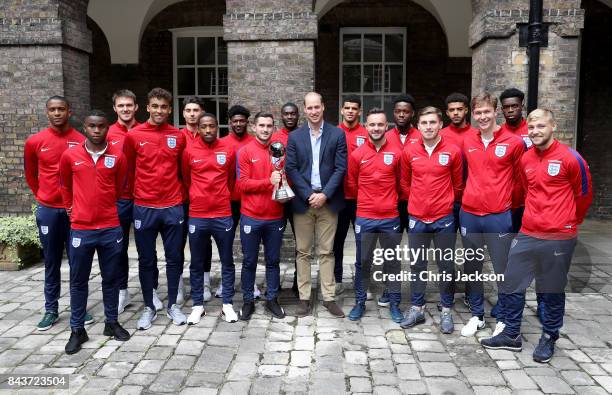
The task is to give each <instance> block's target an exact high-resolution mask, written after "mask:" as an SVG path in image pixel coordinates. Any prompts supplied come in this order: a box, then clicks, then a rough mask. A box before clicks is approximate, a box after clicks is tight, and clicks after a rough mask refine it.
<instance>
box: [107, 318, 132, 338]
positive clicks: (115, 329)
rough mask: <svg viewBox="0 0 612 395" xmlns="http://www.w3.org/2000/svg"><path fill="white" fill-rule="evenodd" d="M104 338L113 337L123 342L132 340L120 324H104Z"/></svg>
mask: <svg viewBox="0 0 612 395" xmlns="http://www.w3.org/2000/svg"><path fill="white" fill-rule="evenodd" d="M103 333H104V336H112V337H113V338H114V339H115V340H119V341H122V342H125V341H128V340H130V333H129V332H128V331H126V330H125V329H123V327H122V326H121V325H119V323H118V322H107V323H106V324H104V332H103Z"/></svg>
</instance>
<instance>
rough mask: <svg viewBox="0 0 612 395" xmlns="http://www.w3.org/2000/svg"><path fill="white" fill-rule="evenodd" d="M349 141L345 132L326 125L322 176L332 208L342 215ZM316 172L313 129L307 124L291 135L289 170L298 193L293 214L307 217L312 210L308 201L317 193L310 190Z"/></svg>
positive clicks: (321, 161)
mask: <svg viewBox="0 0 612 395" xmlns="http://www.w3.org/2000/svg"><path fill="white" fill-rule="evenodd" d="M346 162H347V157H346V138H345V137H344V132H343V131H342V130H341V129H339V128H337V127H335V126H332V125H331V124H330V123H327V122H323V135H322V136H321V149H320V156H319V173H320V175H321V187H322V189H323V190H322V192H323V193H324V194H325V196H327V203H326V204H328V205H329V208H330V209H331V210H332V211H334V212H338V211H340V210H341V209H342V208H343V207H344V191H343V189H342V188H343V186H342V181H343V180H344V175H345V174H346ZM311 169H312V146H311V144H310V128H309V127H308V123H305V124H304V125H302V126H301V127H300V128H298V129H296V130H294V131H293V132H291V133H289V141H288V142H287V162H286V164H285V170H286V172H287V177H288V178H289V180H291V182H292V183H293V184H292V188H293V190H294V191H295V195H296V196H295V198H294V199H293V200H292V205H293V211H294V212H296V213H298V214H303V213H305V212H306V211H307V210H308V207H310V206H309V204H308V198H309V197H310V195H312V194H313V193H314V191H313V190H312V188H311V186H310V173H311Z"/></svg>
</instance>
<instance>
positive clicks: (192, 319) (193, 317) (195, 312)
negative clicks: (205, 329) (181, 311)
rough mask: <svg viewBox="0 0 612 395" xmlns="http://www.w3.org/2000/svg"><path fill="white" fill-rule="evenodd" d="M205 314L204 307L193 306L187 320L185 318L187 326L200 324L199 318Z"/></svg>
mask: <svg viewBox="0 0 612 395" xmlns="http://www.w3.org/2000/svg"><path fill="white" fill-rule="evenodd" d="M205 315H206V312H205V311H204V306H193V308H192V309H191V314H189V318H187V325H195V324H197V323H198V322H200V318H202V316H205Z"/></svg>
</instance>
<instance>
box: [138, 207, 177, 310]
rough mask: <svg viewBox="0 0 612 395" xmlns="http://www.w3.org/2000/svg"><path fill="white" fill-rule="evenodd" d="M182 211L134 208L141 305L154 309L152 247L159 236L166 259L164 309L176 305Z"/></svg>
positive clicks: (155, 271)
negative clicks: (142, 303)
mask: <svg viewBox="0 0 612 395" xmlns="http://www.w3.org/2000/svg"><path fill="white" fill-rule="evenodd" d="M184 221H185V218H184V217H183V207H182V205H178V206H174V207H168V208H160V209H158V208H150V207H142V206H139V205H137V204H135V205H134V237H135V239H136V248H137V250H138V277H139V278H140V286H141V287H142V297H143V299H144V302H145V305H146V306H148V307H150V308H151V309H154V306H153V288H155V282H156V281H155V280H156V274H157V273H158V270H157V252H156V249H155V244H156V240H157V235H158V234H160V233H161V236H162V240H163V243H164V253H165V256H166V276H167V280H168V307H171V306H172V305H173V304H175V303H176V294H177V291H178V283H179V278H180V276H181V275H182V274H183V259H184V254H183V251H182V248H181V247H182V245H183V222H184Z"/></svg>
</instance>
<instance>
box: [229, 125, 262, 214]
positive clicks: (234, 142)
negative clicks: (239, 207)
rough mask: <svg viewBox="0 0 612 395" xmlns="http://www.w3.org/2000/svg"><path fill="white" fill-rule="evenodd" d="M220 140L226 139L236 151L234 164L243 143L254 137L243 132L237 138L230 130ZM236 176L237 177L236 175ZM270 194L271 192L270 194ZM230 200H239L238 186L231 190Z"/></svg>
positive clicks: (247, 142) (245, 143)
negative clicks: (240, 136)
mask: <svg viewBox="0 0 612 395" xmlns="http://www.w3.org/2000/svg"><path fill="white" fill-rule="evenodd" d="M221 140H226V141H227V142H228V143H230V146H231V147H233V149H234V152H235V153H236V165H237V164H238V153H239V151H240V150H241V149H242V147H244V146H245V145H247V144H249V143H250V142H251V141H253V140H255V137H253V136H252V135H250V134H249V132H245V133H244V135H243V136H242V138H238V136H237V135H236V134H235V133H233V132H230V133H229V134H228V135H227V136H225V137H223V138H222V139H221ZM236 178H238V177H236ZM270 195H271V194H270ZM232 200H233V201H238V202H239V201H240V191H239V190H238V188H234V190H233V191H232Z"/></svg>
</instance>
